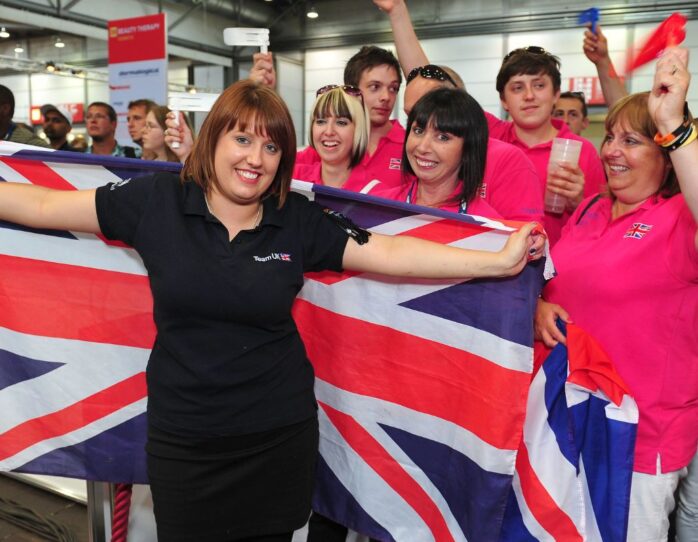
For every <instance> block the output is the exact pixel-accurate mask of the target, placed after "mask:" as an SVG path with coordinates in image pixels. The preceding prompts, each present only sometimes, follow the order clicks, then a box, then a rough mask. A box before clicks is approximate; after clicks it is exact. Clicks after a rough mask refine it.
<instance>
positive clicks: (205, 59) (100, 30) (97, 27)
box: [0, 0, 231, 66]
mask: <svg viewBox="0 0 698 542" xmlns="http://www.w3.org/2000/svg"><path fill="white" fill-rule="evenodd" d="M0 6H5V7H3V9H2V18H3V19H4V20H7V21H12V22H18V23H21V24H27V25H30V26H32V27H40V28H60V29H61V32H65V33H67V34H74V35H76V36H85V37H88V38H92V39H96V40H101V41H106V40H107V32H106V28H107V21H105V20H103V19H97V18H95V17H89V16H86V15H80V14H75V13H66V14H63V16H62V17H61V18H60V19H59V18H57V17H55V15H54V13H53V10H51V9H50V8H49V7H48V6H40V5H38V4H33V3H31V2H26V1H25V0H1V1H0ZM14 6H17V7H18V8H21V9H17V8H16V7H14ZM168 48H169V52H170V53H171V54H173V55H177V56H182V57H184V58H189V59H192V60H195V61H197V62H202V63H206V64H217V65H220V66H230V62H231V51H230V49H228V48H226V47H213V46H210V45H203V44H201V43H198V42H195V41H191V40H186V39H182V38H174V37H172V36H170V37H169V39H168Z"/></svg>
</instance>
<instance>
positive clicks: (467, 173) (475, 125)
mask: <svg viewBox="0 0 698 542" xmlns="http://www.w3.org/2000/svg"><path fill="white" fill-rule="evenodd" d="M428 126H432V127H434V128H435V129H436V130H438V131H440V132H447V133H449V134H453V135H454V136H458V137H462V138H463V153H462V155H461V163H460V167H459V169H458V178H459V179H460V180H461V181H463V188H462V190H461V193H460V194H459V195H458V200H459V202H465V203H466V204H467V203H470V202H471V201H472V200H473V199H474V198H475V197H477V196H478V195H479V192H480V187H481V186H482V181H483V178H484V176H485V165H486V161H487V139H488V138H489V129H488V127H487V118H486V117H485V112H484V111H483V110H482V107H481V106H480V104H479V103H477V101H476V100H475V98H473V97H472V96H471V95H470V94H468V93H467V92H465V91H464V90H462V89H457V88H437V89H435V90H432V91H431V92H428V93H427V94H425V95H424V96H422V97H421V98H420V99H419V101H418V102H417V103H416V104H415V105H414V107H413V108H412V111H410V115H409V117H407V127H406V130H407V137H406V138H405V145H403V147H402V167H403V173H405V174H411V175H414V171H413V169H412V166H411V165H410V162H409V160H408V158H407V138H409V137H410V134H411V133H412V130H413V129H414V127H418V128H422V129H425V128H427V127H428Z"/></svg>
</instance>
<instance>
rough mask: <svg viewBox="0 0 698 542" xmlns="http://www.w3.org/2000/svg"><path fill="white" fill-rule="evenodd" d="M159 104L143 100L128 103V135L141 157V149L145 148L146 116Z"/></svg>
mask: <svg viewBox="0 0 698 542" xmlns="http://www.w3.org/2000/svg"><path fill="white" fill-rule="evenodd" d="M156 105H157V104H156V103H155V102H154V101H153V100H148V99H145V98H141V99H140V100H132V101H130V102H129V103H128V112H127V113H126V125H127V126H128V135H130V136H131V139H132V140H133V142H134V143H135V144H136V147H134V148H135V149H136V155H137V156H138V157H140V153H141V147H143V128H144V127H145V116H146V115H147V114H148V111H149V110H150V109H152V108H153V107H155V106H156Z"/></svg>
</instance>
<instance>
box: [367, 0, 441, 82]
mask: <svg viewBox="0 0 698 542" xmlns="http://www.w3.org/2000/svg"><path fill="white" fill-rule="evenodd" d="M373 3H374V4H375V5H376V6H378V7H379V8H380V9H381V10H382V11H385V12H386V13H387V14H388V18H389V19H390V26H391V28H392V29H393V39H394V40H395V48H396V49H397V57H398V60H399V61H400V66H401V67H402V71H403V72H404V73H405V75H407V74H408V73H410V71H412V70H413V69H414V68H417V67H419V66H424V65H426V64H429V59H428V58H427V55H426V54H425V53H424V50H423V49H422V46H421V44H420V43H419V39H418V38H417V34H415V32H414V26H412V19H410V12H409V11H408V10H407V5H406V4H405V1H404V0H373Z"/></svg>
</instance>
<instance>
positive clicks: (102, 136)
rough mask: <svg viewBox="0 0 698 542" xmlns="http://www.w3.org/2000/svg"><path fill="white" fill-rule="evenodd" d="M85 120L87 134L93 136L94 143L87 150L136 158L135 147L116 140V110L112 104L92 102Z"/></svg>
mask: <svg viewBox="0 0 698 542" xmlns="http://www.w3.org/2000/svg"><path fill="white" fill-rule="evenodd" d="M85 121H86V123H87V134H88V135H89V136H90V137H91V138H92V144H91V145H90V146H89V147H87V150H86V151H85V152H87V153H88V154H102V155H107V156H123V157H125V158H136V149H135V148H133V147H130V146H128V145H123V146H122V145H119V142H118V141H117V140H116V137H115V134H116V122H117V120H116V111H114V108H113V107H112V106H111V105H109V104H108V103H105V102H92V103H91V104H90V105H89V106H88V107H87V114H86V115H85Z"/></svg>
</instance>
